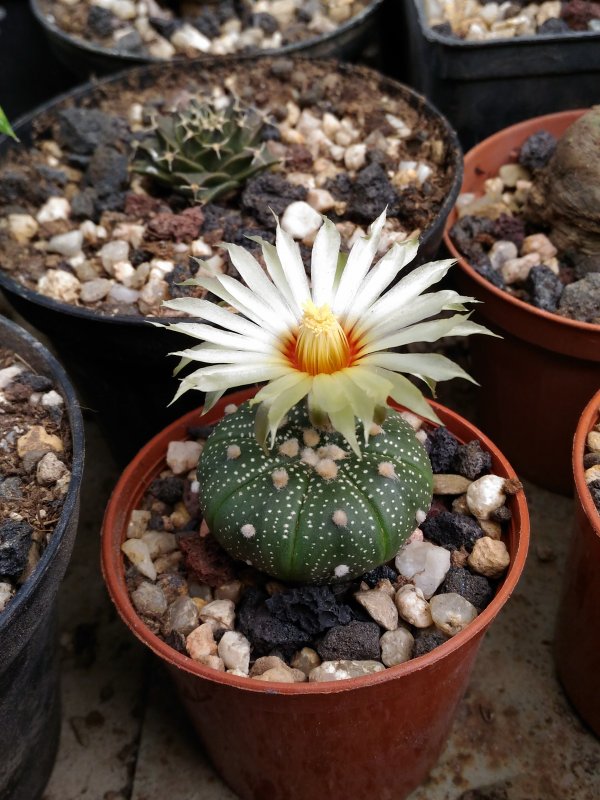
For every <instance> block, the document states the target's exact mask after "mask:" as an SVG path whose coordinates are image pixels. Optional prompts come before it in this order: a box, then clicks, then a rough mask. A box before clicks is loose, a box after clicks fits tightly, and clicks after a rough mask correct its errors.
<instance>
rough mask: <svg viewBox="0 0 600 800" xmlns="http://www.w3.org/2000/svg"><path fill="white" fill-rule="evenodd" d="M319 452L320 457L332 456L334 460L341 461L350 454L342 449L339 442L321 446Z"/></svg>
mask: <svg viewBox="0 0 600 800" xmlns="http://www.w3.org/2000/svg"><path fill="white" fill-rule="evenodd" d="M317 454H318V455H319V458H331V459H333V460H334V461H341V460H342V459H344V458H346V456H347V455H348V453H347V452H346V451H345V450H342V448H341V447H338V446H337V444H326V445H324V446H323V447H319V449H318V450H317Z"/></svg>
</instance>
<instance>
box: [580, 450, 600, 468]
mask: <svg viewBox="0 0 600 800" xmlns="http://www.w3.org/2000/svg"><path fill="white" fill-rule="evenodd" d="M596 464H600V453H586V454H585V455H584V457H583V466H584V469H589V468H590V467H595V466H596Z"/></svg>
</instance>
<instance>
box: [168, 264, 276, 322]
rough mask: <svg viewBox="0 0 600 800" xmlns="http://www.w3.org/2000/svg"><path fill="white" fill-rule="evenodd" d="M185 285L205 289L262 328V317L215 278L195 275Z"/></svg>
mask: <svg viewBox="0 0 600 800" xmlns="http://www.w3.org/2000/svg"><path fill="white" fill-rule="evenodd" d="M186 283H187V284H188V285H189V286H201V287H202V288H203V289H206V290H207V291H209V292H211V293H212V294H214V295H215V296H216V297H220V298H221V300H224V301H225V302H226V303H227V305H230V306H231V307H232V308H235V309H236V310H237V311H239V312H240V314H243V315H244V316H245V317H248V319H249V320H251V321H252V322H254V323H255V324H256V325H258V326H259V327H261V328H262V327H263V326H264V321H263V319H262V317H261V316H260V314H256V313H255V312H254V311H253V310H252V308H249V307H248V306H246V305H245V304H244V303H243V302H242V301H241V300H240V299H239V298H238V296H237V294H236V296H234V295H233V294H231V292H229V291H228V290H227V289H226V288H225V286H224V285H223V283H222V282H221V281H220V280H217V278H208V277H205V276H204V275H197V276H196V277H195V278H193V283H192V281H186ZM234 283H238V284H239V282H238V281H234ZM239 285H240V286H241V284H239ZM169 302H172V301H169ZM265 327H266V326H265ZM276 333H279V331H276Z"/></svg>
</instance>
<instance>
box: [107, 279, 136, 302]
mask: <svg viewBox="0 0 600 800" xmlns="http://www.w3.org/2000/svg"><path fill="white" fill-rule="evenodd" d="M107 297H108V299H109V300H112V301H113V302H115V303H126V304H131V303H135V302H137V300H139V297H140V293H139V292H138V291H137V290H136V289H128V288H127V286H123V285H122V284H120V283H116V284H115V285H114V286H111V288H110V291H109V292H108V295H107Z"/></svg>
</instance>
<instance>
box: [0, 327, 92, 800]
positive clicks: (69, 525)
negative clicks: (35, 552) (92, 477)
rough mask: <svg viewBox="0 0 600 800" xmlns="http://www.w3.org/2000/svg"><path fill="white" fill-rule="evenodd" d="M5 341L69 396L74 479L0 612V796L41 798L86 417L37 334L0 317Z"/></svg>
mask: <svg viewBox="0 0 600 800" xmlns="http://www.w3.org/2000/svg"><path fill="white" fill-rule="evenodd" d="M0 346H2V347H7V348H10V349H11V350H13V351H14V352H15V353H18V354H19V355H20V356H21V357H22V358H23V359H24V360H25V361H27V363H28V364H30V365H31V367H32V368H33V369H34V370H36V371H37V372H39V373H40V374H43V375H46V376H48V377H49V378H51V379H52V380H53V381H54V384H55V386H56V388H57V390H58V391H59V392H60V394H62V396H63V397H64V399H65V406H66V410H67V413H68V416H69V424H70V426H71V436H72V443H73V463H72V477H71V483H70V485H69V490H68V492H67V496H66V498H65V502H64V505H63V508H62V511H61V514H60V518H59V520H58V522H57V524H56V527H55V529H54V533H53V535H52V538H51V539H50V542H49V544H48V546H47V547H46V549H45V550H44V552H43V553H42V557H41V559H40V561H39V563H38V565H37V567H36V568H35V571H34V572H33V573H32V575H31V576H30V577H29V578H28V579H27V581H26V582H25V583H24V584H23V586H22V587H21V588H20V589H19V591H18V593H17V595H16V596H15V598H14V599H13V600H11V602H10V603H9V605H8V606H7V607H6V609H5V610H4V611H3V612H2V613H0V754H1V755H0V800H37V798H38V797H40V796H41V794H42V792H43V790H44V787H45V785H46V783H47V781H48V778H49V776H50V772H51V771H52V767H53V765H54V759H55V757H56V750H57V748H58V737H59V730H60V693H59V689H60V685H59V664H58V641H57V637H56V632H57V626H56V593H57V591H58V587H59V584H60V582H61V580H62V578H63V575H64V573H65V570H66V568H67V564H68V563H69V558H70V556H71V550H72V549H73V543H74V541H75V533H76V531H77V520H78V515H79V492H80V488H81V478H82V474H83V457H84V438H83V421H82V418H81V412H80V410H79V403H78V401H77V398H76V397H75V393H74V391H73V388H72V386H71V383H70V381H69V379H68V377H67V375H66V373H65V372H64V370H63V368H62V367H61V366H60V364H59V363H58V362H57V361H56V359H55V358H54V357H53V356H52V355H51V354H50V353H49V352H48V351H47V350H46V348H45V347H43V346H42V345H41V344H40V343H39V342H38V341H37V340H36V339H34V338H33V336H31V335H30V334H29V333H27V332H26V331H24V330H23V329H22V328H19V327H18V326H17V325H15V324H14V323H13V322H9V321H8V320H7V319H5V318H4V317H0Z"/></svg>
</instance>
